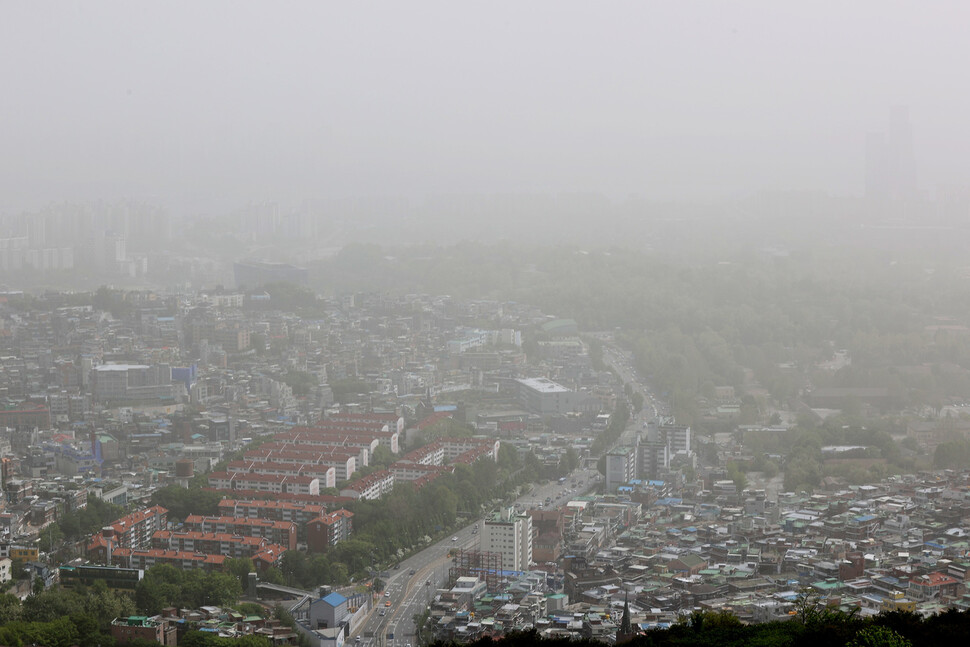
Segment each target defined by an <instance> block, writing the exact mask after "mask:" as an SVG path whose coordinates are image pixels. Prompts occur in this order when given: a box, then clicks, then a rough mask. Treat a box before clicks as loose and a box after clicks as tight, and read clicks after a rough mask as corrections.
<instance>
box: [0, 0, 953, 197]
mask: <svg viewBox="0 0 970 647" xmlns="http://www.w3.org/2000/svg"><path fill="white" fill-rule="evenodd" d="M968 16H970V10H968V9H966V8H965V6H964V5H962V4H956V3H953V4H931V5H925V4H916V3H894V4H887V3H882V2H878V3H877V2H860V3H848V4H846V3H834V2H832V3H810V4H807V5H800V6H797V7H796V6H794V5H791V4H787V3H786V4H781V5H778V4H775V3H754V4H744V5H740V4H737V3H731V4H724V3H711V2H699V3H690V4H684V3H669V4H668V3H663V4H661V3H637V2H621V3H610V4H592V3H577V2H532V3H510V2H500V3H495V2H489V3H444V2H442V3H428V2H419V3H318V2H284V3H254V2H235V1H234V2H205V3H188V2H166V3H154V4H145V3H138V4H133V3H127V2H95V3H90V2H76V3H71V4H60V3H58V4H42V3H34V2H8V3H4V5H3V7H2V8H0V23H2V25H3V26H2V27H0V38H2V42H3V45H2V47H3V52H4V56H3V57H2V63H0V66H2V70H3V78H4V80H5V84H6V87H5V91H4V93H3V97H4V98H3V100H2V102H0V106H2V107H0V145H2V148H3V150H4V155H3V162H2V166H0V178H2V179H0V191H2V194H3V196H4V199H3V201H2V204H0V210H2V211H10V210H16V209H24V208H36V207H38V206H41V205H43V204H46V203H49V202H52V201H60V200H92V199H102V198H103V199H108V200H113V199H119V198H135V199H147V200H153V201H157V202H160V203H162V204H165V205H168V206H174V207H178V208H179V209H180V210H184V211H192V210H196V209H204V208H208V207H210V206H212V205H222V206H226V207H230V206H232V205H238V204H242V203H246V202H248V201H262V200H274V201H282V202H290V203H298V202H300V201H303V200H313V199H319V198H330V197H346V196H355V195H404V196H415V197H420V196H426V195H442V194H466V193H482V194H491V193H516V192H522V193H551V194H559V193H570V192H578V193H585V192H590V193H598V194H603V195H606V196H608V197H610V198H612V199H617V200H622V199H625V198H627V197H628V196H639V197H642V198H644V199H648V200H693V199H698V200H709V199H721V198H726V197H735V196H739V195H746V194H751V193H757V192H761V191H780V190H783V191H787V190H791V191H823V192H827V193H830V194H833V195H845V196H856V195H862V193H863V191H864V176H865V145H866V137H867V135H869V134H870V133H874V132H882V133H885V132H886V131H887V130H888V128H889V114H890V110H891V108H892V107H893V106H905V107H906V108H908V110H909V114H910V124H911V126H912V129H913V142H914V150H915V158H916V159H915V163H916V168H917V172H918V176H917V177H918V188H919V190H920V191H921V192H923V193H924V194H928V195H935V194H936V193H937V192H939V191H940V190H949V189H950V188H954V187H955V188H958V189H960V190H963V189H965V187H966V186H967V184H968V183H967V178H966V174H965V172H964V170H963V169H962V167H961V163H960V162H961V161H962V159H963V158H965V157H966V156H967V154H968V153H970V129H968V127H967V125H966V122H965V119H964V118H963V115H964V114H965V113H966V112H967V109H968V108H970V105H968V104H970V97H968V93H967V92H966V90H965V89H964V88H963V87H962V85H961V84H960V83H958V82H957V77H956V76H955V75H954V74H953V73H952V71H951V68H952V67H954V66H955V65H956V64H958V62H959V61H961V60H966V59H967V58H970V44H968V43H967V41H966V39H965V36H964V34H963V24H964V22H965V21H964V20H962V19H963V18H966V17H968Z"/></svg>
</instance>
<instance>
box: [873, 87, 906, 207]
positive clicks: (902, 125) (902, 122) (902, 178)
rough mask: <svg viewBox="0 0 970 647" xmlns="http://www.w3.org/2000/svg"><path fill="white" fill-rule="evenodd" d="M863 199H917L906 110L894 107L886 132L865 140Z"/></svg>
mask: <svg viewBox="0 0 970 647" xmlns="http://www.w3.org/2000/svg"><path fill="white" fill-rule="evenodd" d="M865 180H866V197H867V198H869V199H870V200H876V201H880V202H881V201H886V200H893V201H897V200H909V199H912V198H914V197H916V154H915V152H914V146H913V129H912V126H911V125H910V123H909V110H908V109H907V108H906V107H904V106H895V107H893V108H892V110H891V111H890V113H889V132H888V136H887V134H886V133H869V134H868V135H867V136H866V178H865Z"/></svg>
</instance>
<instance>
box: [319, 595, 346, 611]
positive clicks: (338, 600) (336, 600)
mask: <svg viewBox="0 0 970 647" xmlns="http://www.w3.org/2000/svg"><path fill="white" fill-rule="evenodd" d="M320 599H321V600H322V601H324V602H326V603H327V604H329V605H330V606H332V607H339V606H340V605H341V604H343V603H344V602H346V601H347V598H345V597H344V596H342V595H340V594H339V593H337V592H336V591H334V592H333V593H331V594H330V595H328V596H327V597H325V598H320Z"/></svg>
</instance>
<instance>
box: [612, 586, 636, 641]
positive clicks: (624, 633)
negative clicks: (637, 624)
mask: <svg viewBox="0 0 970 647" xmlns="http://www.w3.org/2000/svg"><path fill="white" fill-rule="evenodd" d="M632 639H633V624H632V623H631V622H630V594H629V593H628V592H627V593H624V594H623V617H622V618H620V628H619V629H617V631H616V644H617V645H619V644H620V643H625V642H627V641H629V640H632Z"/></svg>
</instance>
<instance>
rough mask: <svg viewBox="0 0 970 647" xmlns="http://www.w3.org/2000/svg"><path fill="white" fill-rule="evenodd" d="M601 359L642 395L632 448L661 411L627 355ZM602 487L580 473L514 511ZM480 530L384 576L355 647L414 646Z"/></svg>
mask: <svg viewBox="0 0 970 647" xmlns="http://www.w3.org/2000/svg"><path fill="white" fill-rule="evenodd" d="M603 359H604V361H605V362H606V363H607V364H609V365H611V366H612V367H613V369H614V370H615V371H616V373H617V374H618V375H619V377H620V379H622V380H623V381H624V382H625V383H627V384H630V385H631V387H632V388H633V389H634V391H638V392H640V393H642V394H643V397H644V408H643V411H641V412H639V413H637V414H635V415H633V416H631V419H630V424H629V425H628V426H627V429H626V430H625V431H624V433H623V435H622V436H621V438H620V443H621V444H622V443H627V442H631V441H632V438H633V434H635V433H636V432H637V430H638V429H640V428H641V426H642V425H643V424H644V423H645V422H646V421H647V420H650V419H651V418H653V417H656V416H657V415H663V414H665V413H666V411H665V407H664V406H663V404H662V403H661V402H660V401H659V400H657V399H656V396H655V395H654V394H653V393H652V392H651V391H650V389H649V388H648V387H647V386H646V385H644V384H643V383H642V382H641V381H640V378H639V376H638V375H637V372H636V369H634V368H633V361H632V357H631V354H630V353H628V352H626V351H622V350H620V349H618V348H617V347H615V346H613V345H609V344H604V348H603ZM600 481H601V477H600V475H599V473H598V472H597V471H596V470H595V469H592V468H589V467H580V468H577V469H576V470H574V471H573V472H572V473H571V474H569V475H568V476H567V477H566V478H565V480H564V481H563V482H557V481H551V482H549V483H546V484H543V485H536V486H534V487H533V488H530V489H528V491H527V492H526V493H525V494H523V495H522V496H520V497H519V498H518V499H517V500H516V501H515V502H514V503H513V504H512V505H515V506H518V507H519V508H520V509H522V510H525V509H528V508H537V507H559V506H562V505H564V504H565V503H566V502H567V501H568V500H569V498H570V496H578V495H580V494H584V493H586V492H587V491H589V490H591V489H593V488H595V487H596V485H597V484H598V483H599V482H600ZM574 483H575V485H573V484H574ZM547 500H548V503H546V501H547ZM480 524H481V521H480V520H478V521H476V522H475V523H472V524H469V525H468V526H465V527H464V528H462V529H461V530H459V531H458V532H456V533H455V534H454V535H452V536H450V537H446V538H445V539H443V540H442V541H439V542H437V543H435V544H432V545H431V546H429V547H427V548H425V549H424V550H422V551H420V552H418V553H415V554H414V555H412V556H411V557H409V558H407V559H405V560H403V561H401V562H400V564H399V565H398V566H397V567H395V568H394V569H393V570H390V571H387V574H388V577H387V578H385V580H386V583H385V588H384V593H382V594H381V597H380V598H379V599H378V600H377V601H376V602H375V606H374V609H373V610H372V611H371V612H370V613H369V614H368V616H367V620H366V621H365V622H364V626H363V627H362V628H361V629H360V630H359V631H358V632H357V636H355V637H354V639H353V640H354V642H355V643H357V644H358V645H360V647H381V646H382V647H413V646H414V644H415V642H416V641H415V635H414V632H415V626H414V618H415V616H419V615H421V614H423V613H424V611H425V609H427V607H428V605H429V604H430V602H431V599H432V597H433V596H434V594H435V592H436V591H437V588H438V587H439V586H443V585H445V583H446V580H447V578H448V570H449V568H450V567H451V558H450V557H449V556H448V553H449V552H450V551H451V550H453V549H457V548H475V549H477V548H478V546H479V542H478V528H479V526H480ZM358 638H359V641H358Z"/></svg>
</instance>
